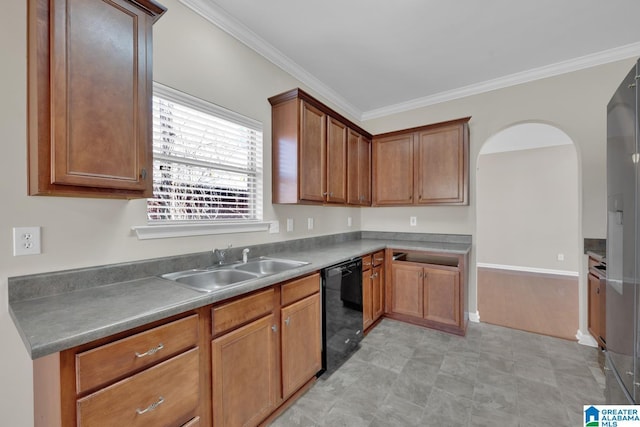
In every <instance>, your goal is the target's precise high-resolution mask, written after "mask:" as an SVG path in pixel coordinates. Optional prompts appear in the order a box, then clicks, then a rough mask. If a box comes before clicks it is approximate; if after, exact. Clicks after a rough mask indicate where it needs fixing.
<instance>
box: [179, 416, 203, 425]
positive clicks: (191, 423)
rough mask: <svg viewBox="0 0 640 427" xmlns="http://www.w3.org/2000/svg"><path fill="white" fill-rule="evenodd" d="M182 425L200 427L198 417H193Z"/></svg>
mask: <svg viewBox="0 0 640 427" xmlns="http://www.w3.org/2000/svg"><path fill="white" fill-rule="evenodd" d="M182 427H200V417H195V418H194V419H192V420H191V421H188V422H187V423H186V424H183V425H182Z"/></svg>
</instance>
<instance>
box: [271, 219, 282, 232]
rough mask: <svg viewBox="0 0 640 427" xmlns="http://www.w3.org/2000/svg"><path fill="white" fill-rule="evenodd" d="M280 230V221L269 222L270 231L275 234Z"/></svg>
mask: <svg viewBox="0 0 640 427" xmlns="http://www.w3.org/2000/svg"><path fill="white" fill-rule="evenodd" d="M279 232H280V221H271V222H270V223H269V233H271V234H275V233H279Z"/></svg>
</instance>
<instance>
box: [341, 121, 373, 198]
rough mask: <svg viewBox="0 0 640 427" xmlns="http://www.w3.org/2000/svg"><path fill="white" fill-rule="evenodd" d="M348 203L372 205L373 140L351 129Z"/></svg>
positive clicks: (348, 147) (348, 148)
mask: <svg viewBox="0 0 640 427" xmlns="http://www.w3.org/2000/svg"><path fill="white" fill-rule="evenodd" d="M347 155H348V156H347V157H348V162H347V186H348V187H347V203H349V204H350V205H362V206H370V205H371V140H369V139H367V138H365V137H363V136H362V135H360V134H359V133H358V132H355V131H353V130H351V129H349V138H348V146H347Z"/></svg>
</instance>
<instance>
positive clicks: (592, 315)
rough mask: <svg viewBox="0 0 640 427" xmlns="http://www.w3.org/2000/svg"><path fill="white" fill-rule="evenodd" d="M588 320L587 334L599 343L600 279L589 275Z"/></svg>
mask: <svg viewBox="0 0 640 427" xmlns="http://www.w3.org/2000/svg"><path fill="white" fill-rule="evenodd" d="M588 305H589V319H588V326H589V332H591V335H593V337H594V338H595V339H596V340H597V341H598V342H600V341H601V337H602V330H601V329H600V325H601V324H602V319H601V318H600V307H601V301H600V279H599V278H598V277H597V276H595V275H593V274H591V273H589V301H588Z"/></svg>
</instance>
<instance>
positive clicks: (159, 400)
mask: <svg viewBox="0 0 640 427" xmlns="http://www.w3.org/2000/svg"><path fill="white" fill-rule="evenodd" d="M163 403H164V397H162V396H160V397H159V398H158V400H157V401H156V402H153V403H152V404H151V405H149V406H147V407H146V408H145V409H140V408H138V409H136V413H137V414H138V415H142V414H144V413H146V412H149V411H153V410H154V409H156V408H157V407H158V406H160V405H162V404H163Z"/></svg>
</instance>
